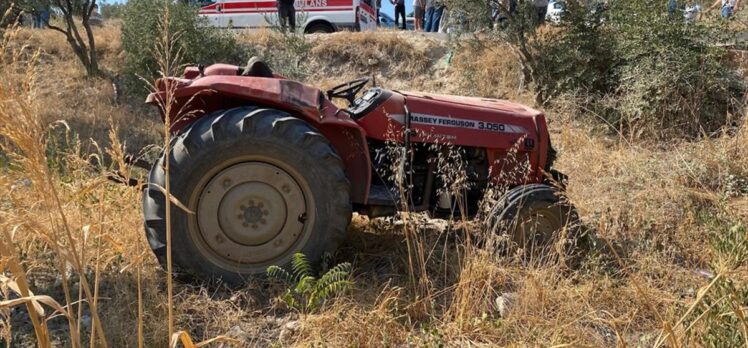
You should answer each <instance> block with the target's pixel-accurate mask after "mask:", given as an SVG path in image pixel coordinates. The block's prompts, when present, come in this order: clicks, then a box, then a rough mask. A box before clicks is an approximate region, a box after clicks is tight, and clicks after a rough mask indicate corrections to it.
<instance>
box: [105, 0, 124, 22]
mask: <svg viewBox="0 0 748 348" xmlns="http://www.w3.org/2000/svg"><path fill="white" fill-rule="evenodd" d="M126 6H127V5H125V4H118V3H113V4H109V3H107V2H102V3H101V4H100V6H99V7H100V9H101V10H100V11H99V12H100V13H101V15H102V16H103V17H104V18H106V19H113V18H122V16H123V14H124V12H125V7H126Z"/></svg>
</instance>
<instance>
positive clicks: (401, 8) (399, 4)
mask: <svg viewBox="0 0 748 348" xmlns="http://www.w3.org/2000/svg"><path fill="white" fill-rule="evenodd" d="M390 2H391V3H392V4H393V5H395V26H397V25H398V23H399V22H398V15H401V16H402V17H403V26H402V27H401V29H403V30H405V28H406V24H407V22H406V20H405V0H390Z"/></svg>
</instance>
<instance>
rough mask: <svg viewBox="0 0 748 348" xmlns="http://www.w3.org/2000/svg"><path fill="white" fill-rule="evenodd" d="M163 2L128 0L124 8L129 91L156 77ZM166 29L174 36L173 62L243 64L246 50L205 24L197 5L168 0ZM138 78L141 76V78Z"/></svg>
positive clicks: (140, 91)
mask: <svg viewBox="0 0 748 348" xmlns="http://www.w3.org/2000/svg"><path fill="white" fill-rule="evenodd" d="M163 12H164V2H163V1H160V0H130V1H128V2H127V5H126V6H125V9H124V15H123V23H122V49H123V51H124V52H125V67H124V72H125V83H126V86H127V87H128V88H127V90H128V92H129V93H130V94H135V95H142V94H144V93H146V91H147V83H146V82H144V81H142V79H145V80H146V81H153V79H154V78H156V77H158V73H159V72H158V64H157V63H156V59H155V57H154V54H153V52H154V49H155V46H156V43H157V42H159V40H160V35H161V34H160V30H159V24H158V23H159V18H162V17H163ZM169 12H170V21H169V30H170V32H171V33H175V34H176V36H177V40H176V43H175V44H176V47H175V49H176V50H177V52H178V53H179V61H178V62H176V63H177V64H205V65H209V64H213V63H218V62H222V63H229V64H237V65H241V64H243V63H244V62H245V61H246V59H247V58H248V54H247V50H246V48H245V47H244V46H242V45H240V44H238V43H237V42H236V39H235V38H234V36H233V35H232V34H231V33H230V32H228V31H225V30H221V29H218V28H213V27H210V26H209V25H208V22H207V19H205V18H204V17H200V16H198V14H197V8H196V7H193V6H190V5H185V4H183V3H181V2H179V3H173V2H169ZM141 78H142V79H141Z"/></svg>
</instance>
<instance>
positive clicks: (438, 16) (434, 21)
mask: <svg viewBox="0 0 748 348" xmlns="http://www.w3.org/2000/svg"><path fill="white" fill-rule="evenodd" d="M405 1H406V0H390V2H391V3H392V5H395V26H396V27H400V28H401V29H403V30H405V29H406V28H407V20H406V18H405ZM381 7H382V1H381V0H377V23H379V9H380V8H381ZM445 8H446V6H445V4H444V3H442V1H441V0H413V17H414V18H413V19H414V25H415V30H417V31H424V32H431V33H436V32H438V31H439V25H440V23H441V20H442V16H443V15H444V9H445Z"/></svg>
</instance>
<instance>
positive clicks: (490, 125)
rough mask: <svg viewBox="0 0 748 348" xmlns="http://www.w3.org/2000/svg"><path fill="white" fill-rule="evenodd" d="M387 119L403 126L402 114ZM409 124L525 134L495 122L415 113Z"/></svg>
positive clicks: (520, 129)
mask: <svg viewBox="0 0 748 348" xmlns="http://www.w3.org/2000/svg"><path fill="white" fill-rule="evenodd" d="M389 118H390V119H392V120H393V121H395V122H397V123H400V124H405V115H402V114H397V115H390V116H389ZM410 122H411V123H413V124H419V125H421V124H422V125H430V126H439V127H455V128H466V129H475V130H481V131H490V132H498V133H518V134H526V133H527V130H526V129H525V128H523V127H520V126H513V125H508V124H503V123H495V122H487V121H478V120H470V119H461V118H451V117H444V116H436V115H427V114H419V113H415V112H413V113H411V114H410Z"/></svg>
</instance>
